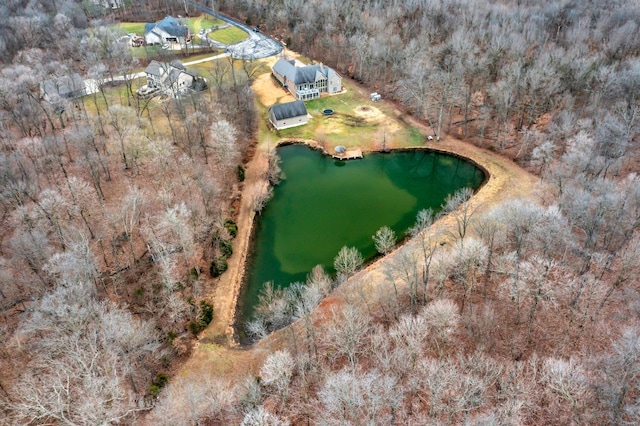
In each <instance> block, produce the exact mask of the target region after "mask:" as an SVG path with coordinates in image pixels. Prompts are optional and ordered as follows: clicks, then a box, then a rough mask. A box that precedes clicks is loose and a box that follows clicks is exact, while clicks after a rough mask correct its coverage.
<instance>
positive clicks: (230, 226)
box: [224, 219, 238, 238]
mask: <svg viewBox="0 0 640 426" xmlns="http://www.w3.org/2000/svg"><path fill="white" fill-rule="evenodd" d="M224 228H225V229H226V230H227V232H228V233H229V235H231V238H235V237H236V235H238V225H237V224H236V223H235V222H234V221H233V219H227V220H225V221H224Z"/></svg>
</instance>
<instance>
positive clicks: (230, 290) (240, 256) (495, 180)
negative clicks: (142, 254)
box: [179, 74, 537, 382]
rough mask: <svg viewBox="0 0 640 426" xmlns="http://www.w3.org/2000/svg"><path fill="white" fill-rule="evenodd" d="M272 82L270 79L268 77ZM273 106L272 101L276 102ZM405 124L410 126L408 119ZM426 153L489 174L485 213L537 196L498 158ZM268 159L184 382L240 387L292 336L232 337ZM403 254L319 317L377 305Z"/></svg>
mask: <svg viewBox="0 0 640 426" xmlns="http://www.w3.org/2000/svg"><path fill="white" fill-rule="evenodd" d="M267 77H269V75H268V74H267ZM269 83H270V80H269V79H267V78H266V77H261V78H260V79H258V83H257V85H259V86H260V89H259V90H256V91H257V93H258V95H259V96H260V99H261V101H262V100H267V98H269V96H268V95H267V92H268V89H266V87H269V86H270V84H269ZM265 86H266V87H265ZM277 89H279V88H277ZM272 96H273V95H272ZM279 96H280V92H278V93H277V94H276V95H275V97H276V98H277V97H279ZM269 100H273V98H271V99H269ZM405 119H407V120H410V118H408V117H405ZM413 124H415V125H417V126H419V127H421V128H423V130H425V131H427V127H426V126H424V125H422V124H420V123H415V122H414V123H413ZM425 147H426V148H431V149H436V150H440V151H444V152H449V153H454V154H456V155H460V156H462V157H466V158H468V159H470V160H472V161H474V162H475V163H477V164H478V165H479V166H481V167H483V168H484V169H485V170H487V171H488V172H489V175H490V177H489V179H488V181H487V182H486V183H485V185H484V186H483V187H482V188H481V189H480V190H479V191H478V193H477V194H476V195H475V196H474V197H473V199H472V203H473V204H474V205H476V206H477V207H478V209H479V210H480V211H482V210H485V209H488V208H490V207H491V206H493V205H495V204H497V203H499V202H501V201H503V200H507V199H513V198H518V197H530V196H531V194H532V191H533V189H534V186H535V183H536V180H537V179H536V177H535V176H533V175H531V174H530V173H528V172H526V171H525V170H523V169H522V168H520V167H519V166H517V165H516V164H514V163H513V162H512V161H510V160H509V159H507V158H505V157H502V156H500V155H498V154H496V153H493V152H490V151H487V150H483V149H480V148H477V147H475V146H473V145H471V144H468V143H465V142H462V141H460V140H457V139H454V138H452V137H445V138H444V139H443V140H441V141H439V142H435V141H432V142H429V143H428V144H426V146H425ZM267 155H268V153H267V149H266V147H265V145H264V143H263V144H262V145H260V146H259V147H258V149H257V150H256V152H255V155H254V157H253V159H252V160H251V162H250V163H249V164H248V166H247V171H246V179H245V184H244V194H243V197H242V202H241V206H240V212H239V215H238V236H237V237H236V244H235V245H234V254H233V256H232V257H231V258H230V261H229V270H228V272H227V273H225V274H223V276H222V278H221V280H220V282H219V283H218V284H217V286H216V288H215V290H214V295H213V304H214V309H215V311H214V312H215V318H214V320H213V322H212V323H211V325H210V326H209V327H208V328H207V329H206V330H205V331H204V332H203V333H202V336H201V337H200V339H199V342H198V343H197V344H196V346H195V348H194V350H193V353H192V355H191V356H190V358H189V360H188V361H187V362H186V363H185V364H184V365H183V366H182V368H181V371H180V373H179V375H181V376H192V377H194V379H198V378H201V377H202V376H203V375H212V376H215V377H219V378H227V379H230V380H233V381H236V382H237V381H238V380H241V379H242V378H243V377H244V376H246V375H247V374H256V373H257V371H258V370H259V368H260V366H261V364H262V361H263V360H264V358H265V357H266V355H267V354H268V353H269V351H271V350H273V349H276V348H279V347H283V345H286V344H287V341H288V338H287V336H288V333H289V331H288V330H287V329H284V330H280V331H279V332H276V333H273V334H272V335H270V336H269V337H267V338H266V339H264V340H263V341H261V342H260V343H258V344H256V345H254V346H252V347H250V348H241V347H239V346H238V345H237V343H236V340H235V336H234V335H233V319H234V314H235V307H236V299H237V297H238V293H239V290H240V285H241V281H242V275H243V273H244V266H245V259H246V256H247V252H248V248H249V241H250V236H251V230H252V224H253V219H254V213H253V211H252V209H251V200H250V199H249V198H250V197H248V196H247V190H248V189H249V188H251V187H252V185H254V184H256V183H257V182H259V180H260V178H261V176H262V175H263V173H264V172H265V171H266V168H267ZM440 225H441V226H442V227H444V228H448V229H451V230H452V231H453V229H454V226H455V223H454V219H453V218H452V217H445V218H443V219H441V221H440ZM416 243H417V241H416V240H415V239H412V240H409V241H407V242H406V243H405V245H404V246H403V247H405V248H408V249H412V248H413V247H414V246H415V245H416ZM416 249H417V248H416ZM398 252H400V249H398V250H396V251H395V252H394V253H391V254H390V255H388V256H386V257H384V258H381V259H379V260H378V261H376V262H374V263H372V264H371V265H369V266H368V267H367V268H366V269H364V270H363V271H360V272H359V273H358V274H356V275H355V276H354V277H352V278H351V279H349V280H348V281H347V282H345V283H344V284H342V285H341V286H340V287H339V288H338V289H336V292H335V296H332V297H330V298H329V299H330V301H329V302H325V303H323V304H321V305H320V306H319V307H317V308H316V312H315V314H322V310H323V309H327V306H328V305H331V303H330V302H331V301H332V300H335V298H336V297H337V298H338V299H339V298H341V297H344V295H345V294H348V293H352V292H356V293H357V294H358V297H361V298H364V299H366V300H365V301H366V302H367V303H374V301H375V300H376V299H377V295H378V294H379V293H380V291H381V290H384V289H385V288H386V287H389V286H390V283H389V282H388V279H387V278H386V277H385V274H384V268H385V266H387V265H389V264H390V262H393V261H394V257H395V256H396V255H397V254H398ZM289 334H290V333H289Z"/></svg>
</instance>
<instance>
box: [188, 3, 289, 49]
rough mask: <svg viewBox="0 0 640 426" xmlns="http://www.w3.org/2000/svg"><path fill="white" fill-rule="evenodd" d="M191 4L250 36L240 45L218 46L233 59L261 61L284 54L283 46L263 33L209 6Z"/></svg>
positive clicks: (217, 45)
mask: <svg viewBox="0 0 640 426" xmlns="http://www.w3.org/2000/svg"><path fill="white" fill-rule="evenodd" d="M189 4H190V5H191V6H193V7H195V8H196V9H198V10H200V11H201V12H204V13H207V14H209V15H211V16H213V17H215V18H218V19H220V20H222V21H224V22H226V23H228V24H230V25H234V26H236V27H238V28H240V29H241V30H243V31H245V32H246V33H247V34H249V38H247V39H246V40H243V41H241V42H240V43H236V44H232V45H228V46H226V45H223V44H220V43H217V44H216V47H220V48H223V49H224V48H226V51H227V53H228V54H229V55H231V57H233V58H236V59H261V58H267V57H269V56H275V55H277V54H278V53H280V52H282V45H281V44H280V43H278V42H277V41H276V40H274V39H272V38H271V37H269V36H267V35H265V34H263V33H261V32H256V31H254V30H253V27H250V26H248V25H245V24H243V23H241V22H238V21H236V20H234V19H231V18H228V17H226V16H223V15H220V14H218V13H216V12H214V11H213V10H212V9H211V8H209V7H207V6H204V5H201V4H198V3H195V2H189Z"/></svg>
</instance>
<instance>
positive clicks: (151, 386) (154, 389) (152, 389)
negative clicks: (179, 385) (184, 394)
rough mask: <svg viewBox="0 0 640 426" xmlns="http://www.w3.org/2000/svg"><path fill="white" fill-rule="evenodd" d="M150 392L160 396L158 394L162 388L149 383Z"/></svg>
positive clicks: (152, 394)
mask: <svg viewBox="0 0 640 426" xmlns="http://www.w3.org/2000/svg"><path fill="white" fill-rule="evenodd" d="M148 393H149V395H151V396H158V394H159V393H160V388H159V387H158V386H156V385H149V390H148Z"/></svg>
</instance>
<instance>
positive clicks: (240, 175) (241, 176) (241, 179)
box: [236, 166, 244, 182]
mask: <svg viewBox="0 0 640 426" xmlns="http://www.w3.org/2000/svg"><path fill="white" fill-rule="evenodd" d="M236 176H237V177H238V182H244V167H242V166H238V168H237V169H236Z"/></svg>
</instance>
